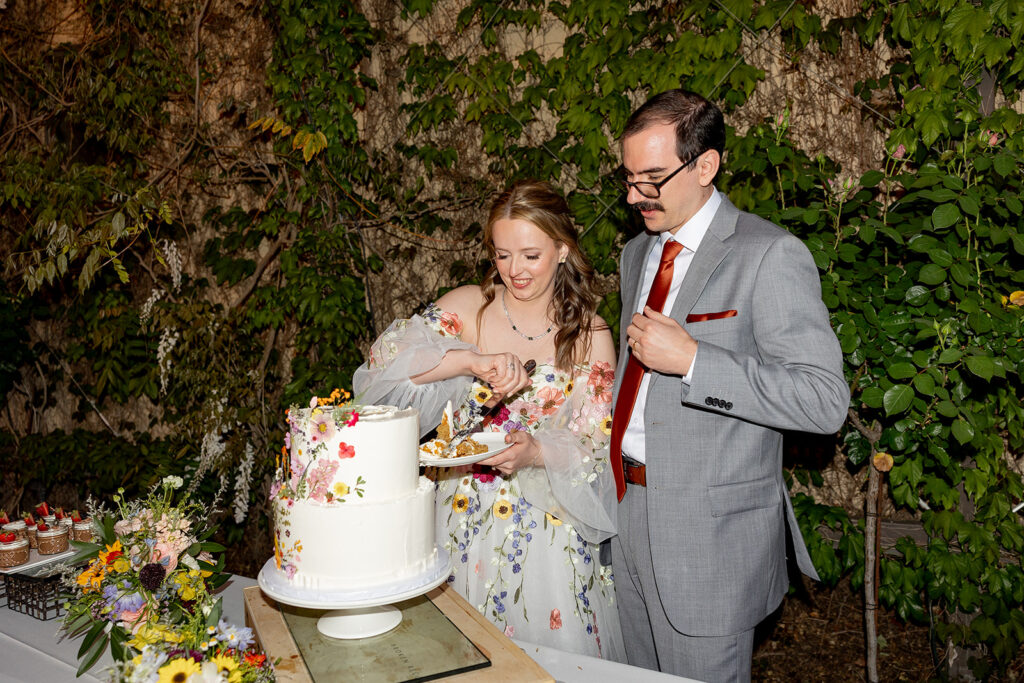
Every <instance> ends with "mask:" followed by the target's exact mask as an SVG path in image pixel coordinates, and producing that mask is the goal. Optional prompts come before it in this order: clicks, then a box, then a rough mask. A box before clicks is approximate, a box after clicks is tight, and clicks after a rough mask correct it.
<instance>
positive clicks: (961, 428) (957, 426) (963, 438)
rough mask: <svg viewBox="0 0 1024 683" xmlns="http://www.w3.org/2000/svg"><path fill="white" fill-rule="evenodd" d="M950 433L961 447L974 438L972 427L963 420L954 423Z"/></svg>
mask: <svg viewBox="0 0 1024 683" xmlns="http://www.w3.org/2000/svg"><path fill="white" fill-rule="evenodd" d="M951 431H952V432H953V436H954V437H956V440H957V441H959V442H960V443H961V445H962V444H965V443H967V442H969V441H970V440H971V439H973V438H974V427H972V426H971V425H970V423H969V422H967V420H964V419H959V420H957V421H956V422H954V423H953V425H952V427H951Z"/></svg>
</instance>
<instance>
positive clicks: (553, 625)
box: [548, 607, 562, 631]
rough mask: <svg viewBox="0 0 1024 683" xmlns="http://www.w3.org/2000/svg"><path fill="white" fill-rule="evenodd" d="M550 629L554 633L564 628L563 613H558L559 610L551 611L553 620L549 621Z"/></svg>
mask: <svg viewBox="0 0 1024 683" xmlns="http://www.w3.org/2000/svg"><path fill="white" fill-rule="evenodd" d="M548 627H549V628H550V629H551V630H552V631H557V630H558V629H560V628H562V613H561V612H559V611H558V608H557V607H556V608H555V609H553V610H551V618H550V620H549V621H548Z"/></svg>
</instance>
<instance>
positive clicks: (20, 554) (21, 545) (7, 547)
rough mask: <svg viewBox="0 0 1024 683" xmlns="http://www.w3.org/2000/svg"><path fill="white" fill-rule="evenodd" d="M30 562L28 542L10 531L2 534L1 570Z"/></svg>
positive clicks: (0, 541)
mask: <svg viewBox="0 0 1024 683" xmlns="http://www.w3.org/2000/svg"><path fill="white" fill-rule="evenodd" d="M26 562H28V540H26V539H24V538H19V537H18V536H17V535H16V534H14V533H13V532H10V531H5V532H3V533H0V569H7V568H8V567H17V566H18V565H19V564H25V563H26Z"/></svg>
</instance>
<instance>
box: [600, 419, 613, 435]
mask: <svg viewBox="0 0 1024 683" xmlns="http://www.w3.org/2000/svg"><path fill="white" fill-rule="evenodd" d="M601 431H602V432H604V433H605V434H611V433H612V416H611V415H609V416H608V417H606V418H604V419H603V420H601Z"/></svg>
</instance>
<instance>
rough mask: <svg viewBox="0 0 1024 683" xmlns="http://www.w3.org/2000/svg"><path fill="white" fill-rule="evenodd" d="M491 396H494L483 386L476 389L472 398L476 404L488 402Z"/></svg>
mask: <svg viewBox="0 0 1024 683" xmlns="http://www.w3.org/2000/svg"><path fill="white" fill-rule="evenodd" d="M491 396H494V392H493V391H491V390H490V389H488V388H487V387H484V386H479V387H477V389H476V393H475V394H473V398H475V399H476V402H477V403H486V402H487V401H489V400H490V398H491Z"/></svg>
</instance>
